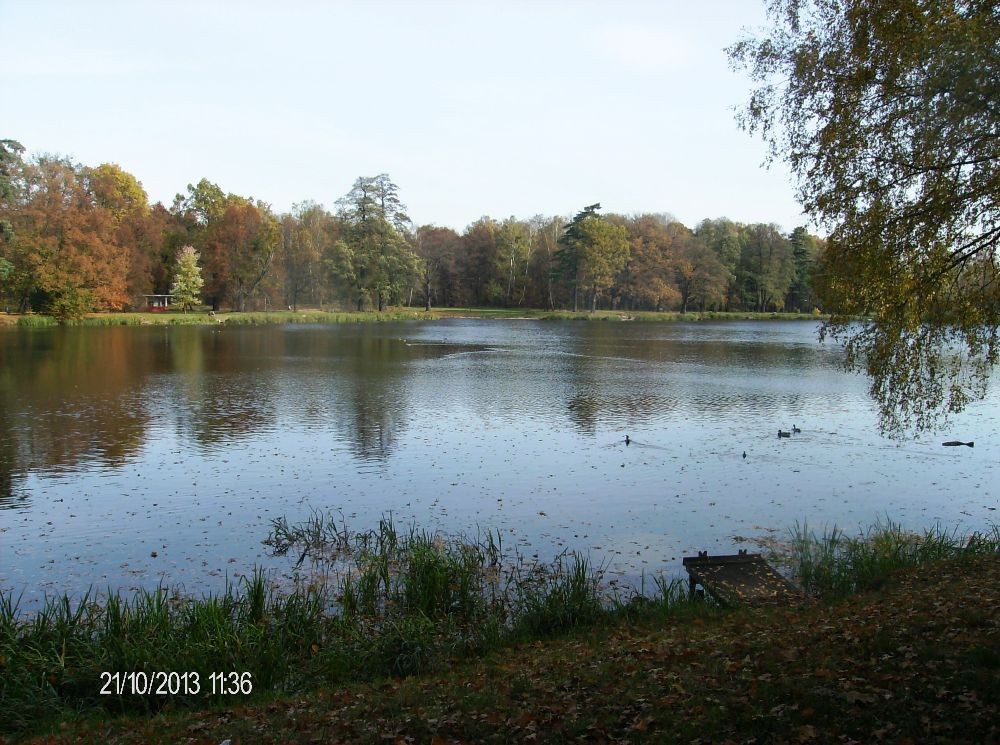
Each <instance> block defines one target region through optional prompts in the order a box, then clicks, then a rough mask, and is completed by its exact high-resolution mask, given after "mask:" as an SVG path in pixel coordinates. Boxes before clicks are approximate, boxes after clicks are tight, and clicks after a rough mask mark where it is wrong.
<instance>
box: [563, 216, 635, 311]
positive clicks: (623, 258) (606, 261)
mask: <svg viewBox="0 0 1000 745" xmlns="http://www.w3.org/2000/svg"><path fill="white" fill-rule="evenodd" d="M574 240H575V241H576V243H577V250H578V252H579V262H580V271H579V273H578V275H577V276H578V281H579V283H580V284H583V285H584V286H585V287H586V288H587V289H588V290H589V291H590V310H591V312H593V311H595V310H597V298H598V297H599V296H600V294H601V293H602V292H604V291H605V290H607V289H608V288H609V287H611V285H612V284H613V283H614V281H615V277H616V276H617V274H618V272H620V271H621V270H622V268H623V267H624V266H625V263H626V262H627V261H628V255H629V251H628V233H627V232H626V230H625V228H623V227H622V226H620V225H612V224H611V223H610V222H608V221H607V220H602V219H601V218H600V217H597V216H591V217H587V218H585V219H583V220H581V221H580V222H579V224H578V225H577V226H576V237H575V239H574Z"/></svg>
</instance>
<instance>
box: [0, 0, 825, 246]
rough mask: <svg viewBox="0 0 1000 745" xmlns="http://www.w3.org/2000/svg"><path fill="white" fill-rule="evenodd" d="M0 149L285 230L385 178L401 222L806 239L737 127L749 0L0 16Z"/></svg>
mask: <svg viewBox="0 0 1000 745" xmlns="http://www.w3.org/2000/svg"><path fill="white" fill-rule="evenodd" d="M0 18H3V25H4V27H5V30H4V34H3V38H4V46H5V51H4V52H3V57H2V59H3V62H2V64H0V90H2V91H3V94H2V95H0V138H12V139H16V140H18V141H19V142H21V143H22V144H23V145H24V146H25V147H26V148H27V151H28V154H29V155H37V154H41V153H51V154H58V155H64V156H68V157H70V158H72V159H73V160H74V161H76V162H80V163H83V164H86V165H98V164H100V163H106V162H111V163H117V164H118V165H120V166H121V167H122V168H124V169H125V170H126V171H129V172H130V173H132V174H134V175H135V176H136V177H137V178H138V179H139V180H140V181H141V182H142V184H143V186H144V187H145V189H146V191H147V193H148V194H149V196H150V200H151V201H162V202H164V204H166V205H168V206H169V205H170V203H171V201H172V200H173V197H174V195H175V194H177V193H178V192H183V191H185V188H186V186H187V185H188V184H191V183H197V182H198V181H199V180H200V179H202V178H207V179H208V180H209V181H212V182H214V183H216V184H218V185H219V186H220V187H222V189H223V190H225V191H227V192H232V193H235V194H240V195H242V196H248V197H253V198H255V199H260V200H263V201H265V202H267V203H269V204H270V205H271V206H272V207H273V208H274V209H275V210H276V211H278V212H284V211H288V210H290V209H292V208H293V205H294V204H296V203H300V202H304V201H307V200H312V201H315V202H318V203H320V204H323V205H326V206H327V207H328V208H331V209H332V208H334V205H335V202H336V200H337V199H338V198H340V197H341V196H343V195H344V194H346V193H347V192H348V191H349V190H350V188H351V185H352V183H353V182H354V180H355V179H356V178H357V177H358V176H374V175H377V174H379V173H388V174H389V176H390V177H391V179H392V180H393V181H394V182H395V183H396V184H397V185H398V186H399V189H400V196H401V197H402V200H403V202H404V203H405V204H406V205H407V206H408V208H409V215H410V217H411V218H412V220H413V221H414V223H416V224H418V225H419V224H436V225H441V226H448V227H452V228H455V229H456V230H459V231H461V230H462V229H464V228H465V226H467V225H468V224H469V223H471V222H473V221H475V220H477V219H478V218H480V217H481V216H483V215H490V216H492V217H494V218H498V219H502V218H505V217H508V216H511V215H514V216H517V217H520V218H529V217H531V216H533V215H536V214H543V215H572V214H574V213H576V212H577V211H579V210H580V209H581V208H583V207H584V206H585V205H588V204H592V203H594V202H600V203H601V204H602V206H603V209H604V211H605V212H620V213H625V214H634V213H644V212H656V213H667V214H670V215H672V216H674V217H675V218H677V219H679V220H680V221H681V222H683V223H685V224H687V225H689V226H692V227H693V226H694V225H695V224H697V222H698V221H700V220H702V219H704V218H706V217H712V218H714V217H728V218H730V219H733V220H737V221H741V222H774V223H777V224H778V225H779V226H781V227H782V228H783V229H784V230H785V231H790V230H791V229H792V228H794V227H796V226H798V225H808V224H809V223H808V221H807V219H806V217H805V216H804V215H802V213H801V210H800V208H799V206H798V204H797V203H796V201H795V198H794V188H793V183H792V180H791V176H790V173H789V171H788V169H787V167H786V165H785V164H784V163H782V162H777V163H773V164H771V165H770V166H769V167H765V159H766V147H765V146H764V144H763V142H761V141H760V140H759V138H754V137H751V135H749V134H748V133H746V132H744V131H742V130H740V128H739V127H738V125H737V124H736V120H735V110H736V108H737V107H739V106H740V105H741V104H743V103H744V102H745V100H746V98H747V96H748V94H749V91H750V82H749V80H748V79H747V78H746V77H745V75H744V74H743V73H737V72H733V71H732V70H731V69H730V67H729V63H728V59H727V57H726V54H725V52H724V48H725V47H726V46H728V45H729V44H732V43H733V42H735V41H736V40H737V39H738V38H739V37H740V35H741V33H742V30H743V29H745V28H746V29H760V28H761V27H762V26H763V25H764V23H765V20H766V19H765V15H764V10H763V3H762V1H761V0H739V1H737V0H712V2H706V3H692V2H689V1H686V2H674V1H673V0H660V1H659V2H629V1H628V0H617V1H616V2H610V0H605V2H601V3H596V2H587V1H585V0H576V1H575V2H557V1H555V0H553V1H551V2H548V1H546V0H535V2H519V1H517V0H503V1H502V2H501V1H500V0H496V1H493V0H491V1H490V2H476V1H475V0H464V2H413V1H411V2H390V1H388V0H382V1H381V2H360V1H359V2H318V1H316V2H306V1H303V0H283V1H282V2H276V1H274V0H272V2H267V3H263V2H254V0H243V1H242V2H236V1H234V2H211V1H209V0H202V1H201V2H186V0H172V1H171V2H163V1H162V0H161V1H158V2H147V1H145V0H131V1H129V2H86V1H83V0H76V1H75V2H67V3H61V2H48V1H46V0H33V2H26V1H24V0H0Z"/></svg>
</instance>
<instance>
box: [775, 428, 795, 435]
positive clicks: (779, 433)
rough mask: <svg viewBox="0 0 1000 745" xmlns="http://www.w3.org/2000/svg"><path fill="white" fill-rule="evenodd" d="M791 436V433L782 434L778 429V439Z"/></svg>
mask: <svg viewBox="0 0 1000 745" xmlns="http://www.w3.org/2000/svg"><path fill="white" fill-rule="evenodd" d="M791 436H792V433H791V432H782V431H781V430H780V429H779V430H778V437H791Z"/></svg>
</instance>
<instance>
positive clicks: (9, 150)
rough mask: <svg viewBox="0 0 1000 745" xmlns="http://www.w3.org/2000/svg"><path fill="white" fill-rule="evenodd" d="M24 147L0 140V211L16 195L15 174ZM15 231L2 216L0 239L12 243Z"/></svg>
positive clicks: (13, 142)
mask: <svg viewBox="0 0 1000 745" xmlns="http://www.w3.org/2000/svg"><path fill="white" fill-rule="evenodd" d="M23 152H24V145H22V144H21V143H20V142H18V141H17V140H0V209H3V207H4V205H5V204H6V203H7V202H8V200H9V199H10V198H11V197H12V196H13V194H14V173H15V171H16V170H17V169H18V167H19V166H20V164H21V153H23ZM13 237H14V229H13V227H12V225H11V223H10V220H9V219H7V218H5V217H2V216H0V238H2V239H4V240H5V241H10V240H11V239H12V238H13Z"/></svg>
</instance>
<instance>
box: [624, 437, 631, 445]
mask: <svg viewBox="0 0 1000 745" xmlns="http://www.w3.org/2000/svg"><path fill="white" fill-rule="evenodd" d="M630 442H632V440H631V439H629V436H628V435H625V444H626V445H628V444H629V443H630Z"/></svg>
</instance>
